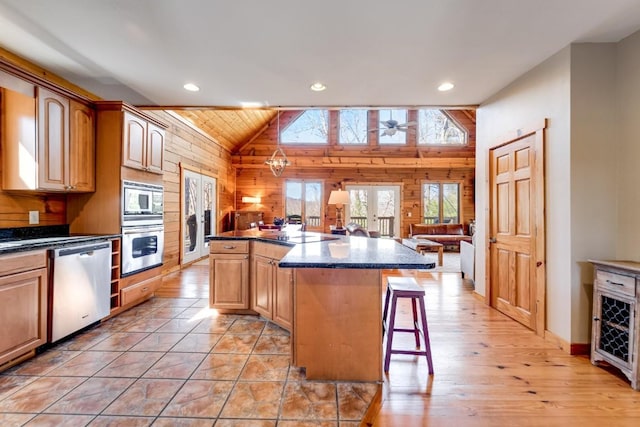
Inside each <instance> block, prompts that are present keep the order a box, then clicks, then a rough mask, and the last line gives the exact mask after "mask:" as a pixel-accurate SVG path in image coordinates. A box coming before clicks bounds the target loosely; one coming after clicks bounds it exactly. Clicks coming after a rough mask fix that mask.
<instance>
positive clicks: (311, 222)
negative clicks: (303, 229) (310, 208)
mask: <svg viewBox="0 0 640 427" xmlns="http://www.w3.org/2000/svg"><path fill="white" fill-rule="evenodd" d="M307 226H310V227H320V217H319V216H308V217H307Z"/></svg>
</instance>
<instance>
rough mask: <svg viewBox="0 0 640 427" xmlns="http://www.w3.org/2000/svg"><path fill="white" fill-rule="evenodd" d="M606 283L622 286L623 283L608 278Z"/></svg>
mask: <svg viewBox="0 0 640 427" xmlns="http://www.w3.org/2000/svg"><path fill="white" fill-rule="evenodd" d="M607 283H608V284H610V285H615V286H624V283H618V282H612V281H611V280H609V279H607Z"/></svg>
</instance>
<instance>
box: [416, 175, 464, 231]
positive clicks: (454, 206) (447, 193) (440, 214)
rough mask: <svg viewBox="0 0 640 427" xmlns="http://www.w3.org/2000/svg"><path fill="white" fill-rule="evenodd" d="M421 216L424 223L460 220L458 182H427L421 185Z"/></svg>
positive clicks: (444, 222)
mask: <svg viewBox="0 0 640 427" xmlns="http://www.w3.org/2000/svg"><path fill="white" fill-rule="evenodd" d="M422 218H423V221H424V223H425V224H447V223H452V224H457V223H459V222H460V184H458V183H454V182H427V183H424V184H423V185H422Z"/></svg>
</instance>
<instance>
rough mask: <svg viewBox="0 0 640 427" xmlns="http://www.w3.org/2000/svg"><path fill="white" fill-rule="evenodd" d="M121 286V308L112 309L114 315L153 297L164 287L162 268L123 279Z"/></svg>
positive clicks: (120, 282)
mask: <svg viewBox="0 0 640 427" xmlns="http://www.w3.org/2000/svg"><path fill="white" fill-rule="evenodd" d="M119 286H120V307H119V308H118V309H117V310H114V309H113V308H112V311H111V313H112V314H117V313H119V312H121V311H123V310H126V309H127V308H130V307H131V306H132V305H134V304H135V303H139V302H142V301H144V300H145V299H147V298H150V297H151V296H153V294H154V292H155V291H156V290H158V288H159V287H160V286H162V267H155V268H152V269H149V270H145V271H143V272H141V273H137V274H134V275H132V276H127V277H123V278H121V279H120V281H119Z"/></svg>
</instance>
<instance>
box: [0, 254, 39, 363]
mask: <svg viewBox="0 0 640 427" xmlns="http://www.w3.org/2000/svg"><path fill="white" fill-rule="evenodd" d="M47 295H48V293H47V269H46V253H45V251H35V252H27V253H21V254H11V255H5V256H0V365H2V364H5V363H7V362H11V361H12V360H14V359H18V358H21V357H22V356H25V355H26V354H28V353H30V352H33V351H34V350H35V349H36V347H39V346H41V345H42V344H45V343H46V341H47Z"/></svg>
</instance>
